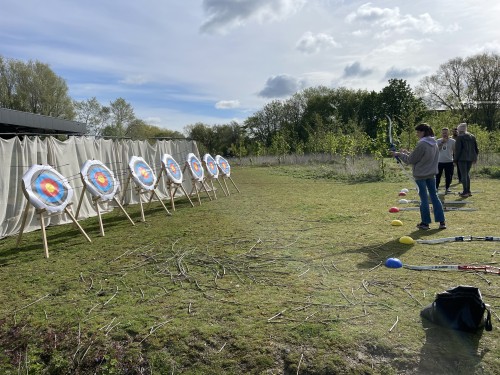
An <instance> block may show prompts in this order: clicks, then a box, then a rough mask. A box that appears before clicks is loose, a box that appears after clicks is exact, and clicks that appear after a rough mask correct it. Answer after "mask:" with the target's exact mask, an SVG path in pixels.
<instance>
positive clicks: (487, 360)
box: [0, 165, 500, 374]
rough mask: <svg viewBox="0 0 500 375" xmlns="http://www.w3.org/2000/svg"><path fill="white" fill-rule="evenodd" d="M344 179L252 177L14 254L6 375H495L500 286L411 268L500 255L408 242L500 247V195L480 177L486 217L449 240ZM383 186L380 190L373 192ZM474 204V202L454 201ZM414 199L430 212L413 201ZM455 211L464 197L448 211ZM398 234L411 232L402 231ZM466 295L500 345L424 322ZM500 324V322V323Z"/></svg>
mask: <svg viewBox="0 0 500 375" xmlns="http://www.w3.org/2000/svg"><path fill="white" fill-rule="evenodd" d="M329 168H330V167H329V165H315V166H282V167H234V168H233V171H232V177H233V179H234V181H235V182H236V184H237V185H238V188H239V189H240V190H241V194H237V193H236V191H235V189H234V188H233V189H232V190H231V192H232V194H231V195H230V196H229V197H225V196H223V194H222V192H221V191H220V189H219V191H218V198H219V199H217V200H214V201H209V200H208V198H207V197H206V196H205V197H203V196H202V204H201V206H198V205H196V207H194V208H192V207H190V206H189V204H188V202H187V201H186V200H180V201H179V202H178V203H177V204H176V209H177V210H176V211H175V212H174V213H173V216H171V217H168V216H167V215H166V214H165V211H164V210H163V208H162V207H161V206H160V205H159V204H158V203H155V204H154V206H153V207H152V209H150V210H147V211H146V222H145V223H142V222H139V218H140V212H139V207H138V206H130V207H127V211H128V212H129V213H130V214H131V216H132V218H133V219H134V220H135V221H136V222H137V223H136V226H135V227H133V226H131V225H130V223H129V222H128V221H127V220H126V219H125V218H124V217H123V215H122V214H121V213H120V212H119V210H115V211H114V212H112V213H109V214H106V215H105V216H104V222H105V224H104V227H105V231H106V236H105V237H100V236H99V235H98V234H99V226H98V221H97V219H96V218H92V219H88V220H84V221H82V222H81V224H82V226H83V227H84V229H85V230H86V231H87V233H88V234H89V236H90V237H91V238H92V240H93V242H92V243H91V244H89V243H88V242H86V241H85V239H84V238H83V237H82V236H81V235H80V233H79V232H78V231H77V230H76V229H75V227H74V226H71V225H65V226H58V227H51V228H49V229H48V231H47V235H48V243H49V250H50V258H49V259H45V258H44V257H43V248H42V241H41V232H40V231H37V232H32V233H28V234H25V235H24V237H23V241H22V244H21V247H20V248H19V249H16V247H15V241H16V238H7V239H3V240H1V241H0V277H1V281H0V299H1V301H2V303H1V305H0V348H1V351H0V368H1V371H0V372H1V373H2V374H94V373H96V374H401V373H404V374H432V373H436V374H457V373H462V374H472V373H477V374H495V373H500V342H499V328H500V322H499V318H498V315H497V310H499V307H500V279H499V276H497V275H492V274H482V273H468V272H454V271H448V272H446V271H444V272H442V271H422V272H419V271H411V270H407V269H389V268H386V267H384V261H385V260H386V259H387V258H388V257H398V258H400V259H401V260H402V261H403V262H404V263H407V264H412V265H423V264H460V263H467V264H473V263H478V264H486V263H487V264H494V265H495V264H497V263H498V261H499V259H500V248H499V244H500V243H498V242H480V241H476V242H469V243H445V244H439V245H423V244H415V245H403V244H400V243H399V241H398V240H399V238H400V237H401V236H404V235H409V236H411V237H412V238H439V237H449V236H459V235H475V236H485V235H489V236H500V228H499V224H498V223H499V222H500V210H499V209H498V197H499V196H500V184H499V182H498V180H497V179H485V178H475V179H473V181H472V190H474V191H477V193H475V194H474V195H473V197H471V198H468V199H469V200H470V201H473V203H471V204H470V205H468V206H471V207H474V208H477V209H478V210H477V211H472V212H463V211H457V212H448V213H447V223H448V229H446V230H445V231H438V230H437V229H434V228H436V227H437V226H436V225H435V224H433V225H432V228H433V229H431V230H429V231H426V232H422V231H417V230H416V229H415V224H416V223H417V222H418V221H419V214H418V211H404V212H400V213H396V214H394V213H389V211H388V210H389V208H390V207H391V206H398V205H399V204H398V203H397V202H398V200H399V199H400V197H399V196H398V192H399V191H400V190H401V188H403V187H406V188H411V186H409V185H410V183H409V181H408V180H406V179H405V178H404V176H400V175H399V174H400V173H399V171H398V169H397V168H398V167H397V166H395V165H392V168H393V169H394V171H393V172H394V173H393V177H392V178H389V181H375V182H369V180H371V179H370V178H365V179H363V178H357V179H352V180H351V181H354V180H356V181H357V182H355V183H353V182H349V179H345V178H343V179H340V178H337V177H336V175H335V173H333V172H332V171H331V170H329ZM373 180H376V179H373ZM454 188H455V190H457V191H458V189H459V187H458V186H454ZM406 198H407V199H418V197H417V194H416V192H413V193H412V192H410V194H409V195H408V196H407V197H406ZM446 199H452V198H449V196H447V197H446ZM393 219H400V220H402V221H403V223H404V225H403V226H400V227H395V226H391V225H390V222H391V220H393ZM457 285H473V286H477V287H479V288H480V290H481V292H482V293H483V297H484V299H485V301H486V302H487V303H489V304H490V305H491V308H492V311H493V331H492V332H482V333H478V334H464V333H459V332H450V331H446V330H444V329H441V328H438V327H430V326H428V325H427V324H425V322H423V321H422V320H421V318H420V315H419V313H420V310H421V309H422V308H423V307H424V306H426V305H427V304H429V303H431V302H432V301H433V300H434V297H435V294H436V293H438V292H441V291H444V290H446V289H449V288H451V287H454V286H457ZM499 313H500V311H499Z"/></svg>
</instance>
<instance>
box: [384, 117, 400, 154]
mask: <svg viewBox="0 0 500 375" xmlns="http://www.w3.org/2000/svg"><path fill="white" fill-rule="evenodd" d="M385 117H387V120H389V129H388V133H389V149H390V150H391V151H394V152H396V145H394V141H393V140H392V120H391V118H390V117H389V116H388V115H385ZM394 158H395V159H396V160H397V162H398V163H401V159H400V158H399V156H396V155H394Z"/></svg>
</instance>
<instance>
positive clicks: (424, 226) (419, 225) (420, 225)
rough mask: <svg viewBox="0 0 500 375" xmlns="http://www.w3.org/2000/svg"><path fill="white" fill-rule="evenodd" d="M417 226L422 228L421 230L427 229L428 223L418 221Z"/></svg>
mask: <svg viewBox="0 0 500 375" xmlns="http://www.w3.org/2000/svg"><path fill="white" fill-rule="evenodd" d="M417 228H418V229H422V230H427V229H429V224H425V223H420V224H417Z"/></svg>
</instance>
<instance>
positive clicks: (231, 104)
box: [215, 100, 240, 109]
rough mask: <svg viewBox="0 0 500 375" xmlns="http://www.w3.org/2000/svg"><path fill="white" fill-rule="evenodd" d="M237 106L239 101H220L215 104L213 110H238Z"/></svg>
mask: <svg viewBox="0 0 500 375" xmlns="http://www.w3.org/2000/svg"><path fill="white" fill-rule="evenodd" d="M239 106H240V101H239V100H221V101H218V102H217V103H215V108H217V109H229V108H238V107H239Z"/></svg>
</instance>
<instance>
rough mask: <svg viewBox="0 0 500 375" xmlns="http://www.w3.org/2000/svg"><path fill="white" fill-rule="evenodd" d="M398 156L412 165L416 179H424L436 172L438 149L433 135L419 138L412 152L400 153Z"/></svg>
mask: <svg viewBox="0 0 500 375" xmlns="http://www.w3.org/2000/svg"><path fill="white" fill-rule="evenodd" d="M400 158H401V160H403V161H404V162H405V163H406V164H411V165H412V169H413V177H415V179H416V180H426V179H428V178H432V177H434V176H435V175H436V174H437V173H438V162H439V149H438V146H437V143H436V140H435V139H434V137H424V138H421V139H420V140H419V141H418V143H417V147H415V149H414V150H413V152H412V153H410V154H403V153H401V154H400Z"/></svg>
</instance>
